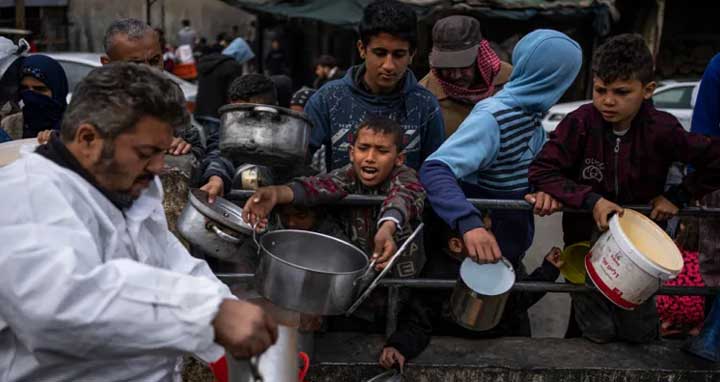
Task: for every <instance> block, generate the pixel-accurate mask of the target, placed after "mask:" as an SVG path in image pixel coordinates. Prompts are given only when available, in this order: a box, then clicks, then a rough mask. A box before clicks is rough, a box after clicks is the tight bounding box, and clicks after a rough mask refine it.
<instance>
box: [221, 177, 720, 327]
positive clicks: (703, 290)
mask: <svg viewBox="0 0 720 382" xmlns="http://www.w3.org/2000/svg"><path fill="white" fill-rule="evenodd" d="M253 193H254V191H249V190H233V191H232V192H230V194H229V195H227V196H226V197H227V198H228V199H230V200H233V201H242V200H247V199H248V198H249V197H250V196H252V194H253ZM384 199H385V197H384V196H368V195H348V196H346V197H345V198H343V199H341V200H337V201H335V202H332V203H328V204H331V205H344V206H355V207H360V206H376V205H378V204H380V203H382V202H383V200H384ZM468 201H469V202H470V203H471V204H473V205H474V206H475V207H477V208H480V209H486V210H532V209H533V206H532V205H531V204H530V203H528V202H526V201H524V200H505V199H471V198H470V199H468ZM623 207H624V208H629V209H633V210H635V211H638V212H641V213H645V214H649V213H650V212H651V211H652V207H651V206H649V205H626V206H623ZM562 211H563V212H577V213H591V211H590V210H585V209H574V208H563V210H562ZM678 215H679V216H700V217H720V208H711V207H702V206H700V207H686V208H682V209H680V211H679V212H678ZM217 276H218V277H219V278H220V279H221V280H224V281H226V282H246V283H249V282H251V281H252V279H253V277H254V275H253V274H247V273H221V274H217ZM456 281H457V280H455V279H423V278H416V279H406V278H388V279H383V280H381V281H380V283H379V285H380V286H382V287H386V288H388V305H387V322H386V334H387V335H388V336H389V335H390V334H392V333H393V332H394V331H395V329H396V327H397V315H398V313H399V301H400V288H418V289H450V288H453V287H454V286H455V283H456ZM596 290H597V289H596V288H595V287H593V286H589V285H576V284H569V283H558V282H538V281H518V282H516V283H515V284H514V285H513V287H512V291H516V292H537V293H591V292H593V291H596ZM718 293H720V288H710V287H686V286H660V288H659V289H658V291H657V292H656V293H655V295H668V296H712V295H716V294H718Z"/></svg>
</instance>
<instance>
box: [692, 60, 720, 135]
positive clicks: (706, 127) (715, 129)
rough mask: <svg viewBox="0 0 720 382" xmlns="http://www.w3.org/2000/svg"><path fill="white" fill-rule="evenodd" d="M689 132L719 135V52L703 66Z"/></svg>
mask: <svg viewBox="0 0 720 382" xmlns="http://www.w3.org/2000/svg"><path fill="white" fill-rule="evenodd" d="M690 132H692V133H698V134H705V135H710V136H713V137H717V136H720V54H717V55H715V57H713V59H712V60H710V63H709V64H708V66H707V68H705V73H704V74H703V77H702V82H700V90H699V91H698V96H697V101H696V102H695V109H694V110H693V117H692V126H691V127H690Z"/></svg>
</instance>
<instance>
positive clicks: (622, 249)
mask: <svg viewBox="0 0 720 382" xmlns="http://www.w3.org/2000/svg"><path fill="white" fill-rule="evenodd" d="M682 268H683V258H682V254H681V253H680V250H679V249H678V247H677V246H676V245H675V243H674V242H673V241H672V239H670V237H669V236H668V235H667V234H666V233H665V231H663V230H662V229H661V228H660V227H658V225H657V224H655V223H654V222H653V221H652V220H650V219H649V218H647V217H646V216H645V215H643V214H641V213H639V212H636V211H633V210H629V209H625V212H624V214H623V216H622V217H619V216H618V215H615V216H613V217H612V218H611V219H610V229H609V230H608V231H607V232H605V233H603V234H602V235H601V236H600V239H598V241H597V242H596V243H595V245H594V246H593V247H592V248H591V249H590V252H589V253H588V254H587V256H586V257H585V269H586V270H587V274H588V277H589V278H590V280H592V282H593V284H595V286H596V287H597V288H598V289H599V290H600V292H601V293H602V294H603V295H605V297H607V298H608V299H609V300H610V301H612V302H613V303H614V304H615V305H617V306H619V307H621V308H623V309H627V310H632V309H635V308H636V307H637V306H639V305H640V304H642V303H643V302H645V301H647V299H649V298H650V297H652V295H653V294H655V292H657V290H658V288H659V287H660V283H661V282H662V280H668V279H673V278H675V277H677V275H678V274H679V273H680V271H681V270H682Z"/></svg>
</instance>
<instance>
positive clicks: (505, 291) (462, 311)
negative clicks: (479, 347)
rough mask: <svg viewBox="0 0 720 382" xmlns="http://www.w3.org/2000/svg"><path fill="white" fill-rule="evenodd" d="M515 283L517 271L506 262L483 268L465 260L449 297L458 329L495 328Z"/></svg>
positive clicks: (477, 329) (504, 260)
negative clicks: (459, 327)
mask: <svg viewBox="0 0 720 382" xmlns="http://www.w3.org/2000/svg"><path fill="white" fill-rule="evenodd" d="M496 282H497V283H496ZM483 283H484V284H486V285H483ZM514 283H515V271H514V269H513V267H512V264H510V262H509V261H507V260H506V259H504V258H503V259H502V260H501V261H500V262H498V263H496V264H482V265H481V264H477V263H475V262H474V261H472V260H471V259H469V258H467V259H465V260H464V261H463V263H462V265H461V267H460V277H459V278H458V280H457V282H456V283H455V288H454V289H453V293H452V296H450V312H451V314H452V317H453V319H454V320H455V322H456V323H457V324H458V325H460V326H462V327H464V328H466V329H470V330H475V331H485V330H490V329H492V328H494V327H495V326H497V324H498V323H500V319H502V315H503V312H504V311H505V303H506V302H507V299H508V296H509V295H510V289H511V288H512V286H513V284H514ZM468 284H469V285H470V286H469V285H468Z"/></svg>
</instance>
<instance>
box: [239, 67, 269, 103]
mask: <svg viewBox="0 0 720 382" xmlns="http://www.w3.org/2000/svg"><path fill="white" fill-rule="evenodd" d="M228 99H229V100H230V102H238V101H244V102H250V100H254V101H257V102H255V103H261V104H265V105H275V104H277V90H276V89H275V83H274V82H273V81H272V80H271V79H270V78H268V77H266V76H264V75H262V74H245V75H242V76H240V77H238V78H236V79H234V80H233V82H232V83H231V84H230V88H228Z"/></svg>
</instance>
